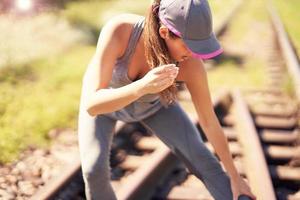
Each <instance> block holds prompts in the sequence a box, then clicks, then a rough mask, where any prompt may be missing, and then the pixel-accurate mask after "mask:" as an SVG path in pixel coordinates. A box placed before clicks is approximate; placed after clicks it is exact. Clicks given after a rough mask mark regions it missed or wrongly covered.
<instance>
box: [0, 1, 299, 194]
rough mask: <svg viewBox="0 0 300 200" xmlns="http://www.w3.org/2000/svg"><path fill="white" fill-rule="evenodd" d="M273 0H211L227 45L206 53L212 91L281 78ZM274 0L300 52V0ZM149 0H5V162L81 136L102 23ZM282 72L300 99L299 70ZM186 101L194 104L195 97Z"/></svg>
mask: <svg viewBox="0 0 300 200" xmlns="http://www.w3.org/2000/svg"><path fill="white" fill-rule="evenodd" d="M270 2H271V1H264V0H260V1H256V0H245V1H243V0H226V1H225V0H209V3H210V6H211V9H212V13H213V22H214V30H215V32H216V33H217V35H218V38H219V40H220V42H221V44H222V46H223V48H224V50H225V51H224V53H223V54H222V55H220V56H218V57H217V58H215V59H210V60H205V65H206V68H207V73H208V79H209V80H208V81H209V87H210V90H211V94H212V96H214V95H215V93H216V91H218V90H219V89H220V88H223V89H224V88H225V89H234V88H240V89H248V88H255V89H260V88H265V87H266V86H269V85H274V84H273V82H272V81H271V78H270V77H269V76H268V74H267V69H268V66H269V65H270V63H271V62H273V63H274V62H276V63H281V65H283V66H285V62H284V59H283V57H280V56H281V53H278V52H277V53H276V52H275V53H274V51H275V50H277V49H278V43H277V42H274V41H275V40H276V39H275V37H276V36H275V33H274V32H275V31H274V28H273V25H272V23H271V22H270V21H271V19H270V15H269V13H268V6H267V5H269V3H270ZM271 3H272V5H273V6H274V8H275V10H276V11H277V12H278V14H279V16H280V18H281V20H282V23H283V24H284V27H285V30H286V32H287V33H288V37H289V39H290V41H291V43H292V44H293V49H294V52H295V53H296V55H297V56H299V52H300V51H299V48H300V26H299V21H300V13H299V12H298V11H299V9H300V1H298V0H289V1H284V0H273V1H272V2H271ZM150 4H151V1H150V0H0V163H1V164H0V167H2V168H3V169H5V168H6V167H7V166H12V164H13V163H16V162H17V161H18V160H20V159H21V158H22V155H23V154H24V155H25V154H26V151H27V150H30V149H31V150H32V151H33V149H47V148H49V146H51V145H52V143H53V142H54V140H55V139H56V136H57V135H58V134H59V132H60V131H70V132H71V133H72V135H75V137H76V129H77V115H78V107H79V97H80V92H81V91H80V90H81V81H82V75H83V73H84V71H85V69H86V67H87V64H88V63H89V61H90V59H91V57H92V55H93V53H94V51H95V47H96V43H97V40H98V37H99V33H100V31H101V27H102V26H103V25H104V23H105V22H106V21H107V20H109V19H110V18H111V17H113V16H115V15H117V14H119V13H124V12H129V13H136V14H140V15H145V13H146V12H147V10H148V8H149V6H150ZM278 51H279V50H278ZM274 55H275V56H274ZM280 74H281V76H282V77H281V82H280V84H279V85H276V88H280V90H281V91H283V92H284V93H285V94H287V95H288V96H289V97H291V98H292V99H297V95H296V92H295V91H296V90H297V88H296V87H297V86H295V84H294V83H293V78H292V75H291V74H290V73H288V72H287V70H286V71H285V72H284V73H280ZM298 86H299V85H298ZM182 105H183V107H184V108H185V109H186V111H188V112H191V113H192V112H195V109H194V107H193V105H192V104H191V102H187V101H184V102H182ZM65 140H66V141H70V138H65ZM32 151H31V153H27V154H26V155H30V154H32ZM41 151H43V150H41ZM42 154H43V155H44V154H46V153H45V152H44V153H42ZM7 170H8V169H6V171H5V170H4V171H2V172H3V173H5V172H7ZM9 170H11V168H9ZM0 172H1V170H0ZM0 184H1V181H0ZM0 188H1V187H0ZM32 193H33V192H32ZM0 196H1V192H0Z"/></svg>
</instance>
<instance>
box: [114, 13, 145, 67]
mask: <svg viewBox="0 0 300 200" xmlns="http://www.w3.org/2000/svg"><path fill="white" fill-rule="evenodd" d="M144 24H145V17H141V19H139V20H138V21H137V22H136V23H135V24H134V26H133V30H132V32H131V34H130V37H129V41H128V45H127V47H126V50H125V53H124V55H123V56H122V57H121V58H119V61H121V62H128V61H129V60H130V58H131V56H132V54H133V52H134V49H135V47H136V45H137V42H138V39H139V38H140V35H141V33H142V31H143V28H144Z"/></svg>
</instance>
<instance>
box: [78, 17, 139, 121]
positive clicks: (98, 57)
mask: <svg viewBox="0 0 300 200" xmlns="http://www.w3.org/2000/svg"><path fill="white" fill-rule="evenodd" d="M120 28H122V24H120V23H119V22H117V21H113V20H112V21H110V22H109V23H107V24H106V25H105V26H104V27H103V29H102V31H101V34H100V36H99V39H98V43H97V49H96V52H95V54H94V56H93V58H92V59H91V61H90V63H89V65H88V68H87V71H86V73H85V75H84V78H83V82H82V83H83V87H84V90H85V92H86V93H85V96H84V99H83V101H85V106H86V110H87V112H88V113H89V114H90V115H91V116H95V115H97V114H102V113H108V112H113V111H116V110H119V109H121V108H122V107H124V106H126V105H128V104H130V103H131V102H133V101H135V100H136V99H138V98H139V97H141V96H142V95H144V93H142V91H141V90H140V88H141V86H142V85H141V81H135V82H133V83H131V84H128V85H125V86H123V87H120V88H112V89H107V86H108V84H109V81H110V80H111V77H112V71H113V67H114V65H115V60H116V59H117V58H118V57H119V56H120V55H122V52H121V51H122V50H121V49H122V45H121V44H122V43H120V36H119V35H118V34H119V33H120ZM123 30H124V29H123ZM123 33H124V32H123Z"/></svg>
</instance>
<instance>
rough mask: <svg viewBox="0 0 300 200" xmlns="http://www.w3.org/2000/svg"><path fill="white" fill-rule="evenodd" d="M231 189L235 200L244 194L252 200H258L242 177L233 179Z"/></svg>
mask: <svg viewBox="0 0 300 200" xmlns="http://www.w3.org/2000/svg"><path fill="white" fill-rule="evenodd" d="M231 189H232V193H233V200H238V197H239V196H240V195H242V194H244V195H247V196H249V197H250V198H251V199H252V200H256V196H255V195H254V194H253V193H252V192H251V189H250V187H249V186H248V183H247V182H246V181H245V180H244V179H243V178H242V177H241V176H238V177H237V178H236V179H231Z"/></svg>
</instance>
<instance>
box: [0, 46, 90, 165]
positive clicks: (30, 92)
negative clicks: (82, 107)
mask: <svg viewBox="0 0 300 200" xmlns="http://www.w3.org/2000/svg"><path fill="white" fill-rule="evenodd" d="M94 48H95V47H93V46H77V47H76V48H75V47H74V48H73V49H72V50H71V51H69V52H68V53H66V54H64V55H62V56H58V57H49V59H43V60H37V61H35V62H33V63H31V64H30V65H28V66H24V68H25V67H27V68H28V70H29V71H31V72H32V73H30V76H29V77H27V76H23V74H22V73H20V74H19V73H12V72H11V71H10V70H7V71H6V72H4V73H2V76H3V77H5V79H3V78H2V81H1V82H0V84H1V87H0V95H1V97H3V98H0V113H1V115H0V125H1V127H2V128H1V132H0V138H1V140H0V149H1V150H2V152H1V154H0V160H1V162H10V161H12V160H13V159H15V158H16V157H17V155H18V152H19V151H21V150H22V149H23V148H26V147H27V146H28V145H36V146H45V145H47V144H48V143H49V140H48V138H47V133H48V131H49V130H51V129H53V128H64V127H73V128H74V127H76V120H77V112H78V105H79V97H80V96H79V95H80V90H79V89H80V86H81V76H82V74H83V72H84V70H85V67H86V65H87V63H88V60H89V58H90V56H91V54H92V52H93V51H94ZM24 71H26V70H24ZM26 73H27V72H26ZM26 73H25V74H26ZM32 77H34V78H32ZM16 80H18V81H16Z"/></svg>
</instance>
